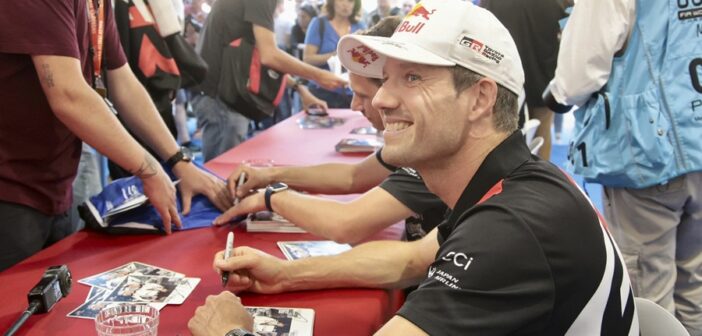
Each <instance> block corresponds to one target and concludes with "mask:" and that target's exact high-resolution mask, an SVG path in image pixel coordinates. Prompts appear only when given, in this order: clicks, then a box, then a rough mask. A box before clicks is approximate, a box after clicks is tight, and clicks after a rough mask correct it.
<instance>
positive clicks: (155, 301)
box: [67, 261, 200, 319]
mask: <svg viewBox="0 0 702 336" xmlns="http://www.w3.org/2000/svg"><path fill="white" fill-rule="evenodd" d="M78 282H80V283H82V284H86V285H88V286H91V288H90V292H88V298H87V299H86V300H85V303H83V304H82V305H80V306H79V307H78V308H76V309H74V310H73V311H72V312H70V313H68V315H67V316H68V317H77V318H86V319H94V318H95V316H97V314H98V313H99V312H100V310H101V309H103V308H105V307H108V306H111V305H115V304H119V303H124V302H128V303H146V304H149V305H150V306H152V307H154V308H156V309H159V310H161V308H163V307H165V306H166V305H167V304H182V303H183V302H184V301H185V298H187V297H188V295H190V293H191V292H192V291H193V289H195V286H197V284H198V283H199V282H200V278H186V277H185V275H184V274H181V273H177V272H174V271H171V270H167V269H165V268H160V267H156V266H152V265H148V264H144V263H141V262H137V261H133V262H130V263H127V264H125V265H122V266H119V267H117V268H114V269H111V270H109V271H107V272H103V273H100V274H96V275H92V276H89V277H87V278H83V279H80V280H78Z"/></svg>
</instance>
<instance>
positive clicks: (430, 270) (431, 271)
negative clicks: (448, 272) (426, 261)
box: [427, 266, 436, 278]
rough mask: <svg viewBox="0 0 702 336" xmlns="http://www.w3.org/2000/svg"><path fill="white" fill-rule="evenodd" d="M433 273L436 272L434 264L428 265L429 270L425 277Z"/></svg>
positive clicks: (429, 276)
mask: <svg viewBox="0 0 702 336" xmlns="http://www.w3.org/2000/svg"><path fill="white" fill-rule="evenodd" d="M434 273H436V267H434V266H431V267H429V272H428V273H427V278H431V277H433V276H434Z"/></svg>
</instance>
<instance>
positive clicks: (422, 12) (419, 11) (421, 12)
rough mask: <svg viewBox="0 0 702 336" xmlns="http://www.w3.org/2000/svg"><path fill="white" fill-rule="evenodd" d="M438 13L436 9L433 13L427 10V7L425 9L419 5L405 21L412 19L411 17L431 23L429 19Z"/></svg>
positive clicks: (415, 6)
mask: <svg viewBox="0 0 702 336" xmlns="http://www.w3.org/2000/svg"><path fill="white" fill-rule="evenodd" d="M434 12H436V9H432V10H431V11H429V10H427V9H426V7H424V6H423V5H422V4H421V3H418V4H416V5H414V7H413V8H412V10H411V11H410V12H409V13H407V15H406V16H405V19H407V18H410V17H421V18H423V19H424V20H427V21H429V17H430V16H431V15H432V14H434Z"/></svg>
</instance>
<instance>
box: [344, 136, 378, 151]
mask: <svg viewBox="0 0 702 336" xmlns="http://www.w3.org/2000/svg"><path fill="white" fill-rule="evenodd" d="M383 144H384V142H383V139H379V138H367V139H354V138H345V139H341V140H340V141H339V142H338V143H337V144H336V146H335V149H336V151H337V152H339V153H372V152H375V151H376V150H378V149H379V148H380V147H383Z"/></svg>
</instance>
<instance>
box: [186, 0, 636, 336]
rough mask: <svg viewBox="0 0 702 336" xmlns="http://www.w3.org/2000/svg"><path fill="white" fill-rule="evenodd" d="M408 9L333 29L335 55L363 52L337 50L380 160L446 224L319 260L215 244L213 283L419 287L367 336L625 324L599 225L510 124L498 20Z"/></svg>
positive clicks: (625, 287)
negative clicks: (378, 139)
mask: <svg viewBox="0 0 702 336" xmlns="http://www.w3.org/2000/svg"><path fill="white" fill-rule="evenodd" d="M415 12H416V13H417V14H418V15H416V16H409V17H406V18H405V19H404V21H403V22H402V23H401V24H400V27H399V28H398V30H397V31H396V32H395V33H394V34H393V35H392V37H390V38H380V37H374V36H357V35H350V36H348V37H345V38H343V39H342V40H341V42H340V43H339V54H340V55H345V54H346V53H347V52H349V51H352V50H353V51H359V50H360V51H364V59H363V60H361V59H360V58H359V57H343V56H342V58H341V60H342V62H343V64H344V65H345V66H346V67H348V68H349V70H350V71H351V72H353V73H358V74H361V75H364V76H373V77H382V79H383V85H382V86H381V88H380V90H379V91H378V92H377V93H376V95H375V97H374V98H373V106H374V107H375V108H377V109H379V110H380V111H381V115H382V117H383V121H384V123H385V125H386V128H385V133H384V137H385V148H384V150H383V158H384V159H386V160H387V161H388V162H390V163H393V164H396V165H400V166H409V167H413V168H415V169H417V171H418V172H419V173H421V175H422V177H423V178H424V179H425V182H426V184H427V186H428V187H429V189H430V190H432V191H433V192H435V193H436V194H437V195H438V196H439V197H440V198H441V199H442V200H444V201H445V203H446V204H448V205H449V207H450V208H452V209H453V211H452V213H451V216H450V217H449V219H448V221H447V222H445V223H443V224H442V225H440V226H439V227H438V228H436V229H434V230H433V231H432V232H430V233H429V234H428V235H427V236H425V237H424V238H423V239H421V240H419V241H415V242H397V241H375V242H369V243H366V244H362V245H359V246H356V247H355V248H353V249H351V250H350V251H348V252H345V253H342V254H340V255H337V256H331V257H330V256H327V257H319V258H307V259H303V260H297V261H283V260H281V259H278V258H275V257H272V256H270V255H266V254H264V253H262V252H260V251H257V250H255V249H253V248H250V247H246V246H241V247H238V248H236V249H235V250H234V253H233V256H232V257H231V258H229V259H227V260H223V252H220V253H218V254H217V255H216V256H215V258H214V260H215V261H214V265H215V267H216V268H217V269H218V270H220V271H223V270H226V271H231V272H234V273H233V274H232V275H230V277H229V279H230V281H229V289H231V290H248V291H253V292H259V293H278V292H283V291H294V290H303V289H317V288H330V287H356V286H357V287H382V288H390V287H397V286H402V285H405V284H408V283H419V287H418V288H417V290H415V291H414V292H412V293H411V294H410V295H408V296H407V299H406V301H405V302H404V304H403V306H402V307H401V308H400V310H399V311H398V312H397V315H395V316H394V317H393V318H392V319H390V321H388V322H387V323H386V324H385V325H384V326H383V327H382V328H381V329H380V330H379V331H378V332H377V334H378V335H426V334H431V335H507V334H522V335H598V334H601V333H606V334H613V335H638V334H639V328H638V319H637V317H636V316H637V315H636V308H635V305H634V297H633V295H632V291H631V287H630V284H629V277H628V273H627V271H626V267H625V266H624V262H623V260H622V258H621V256H620V254H619V251H618V248H617V246H616V244H615V243H614V242H613V240H612V238H611V236H610V235H609V233H608V232H607V229H606V225H605V223H604V222H603V221H601V219H600V216H598V213H597V211H596V210H595V209H594V208H593V206H592V205H591V204H590V202H589V200H588V199H587V197H586V196H585V195H584V193H583V192H582V191H581V190H579V189H578V187H577V186H576V185H575V184H574V183H572V182H571V180H570V179H569V177H568V176H567V175H566V174H565V173H563V172H562V171H561V170H560V169H559V168H558V167H556V166H554V165H553V164H551V163H549V162H547V161H544V160H541V159H539V158H538V157H537V156H532V155H531V154H530V152H529V149H528V147H527V146H526V144H525V142H524V138H523V136H522V135H521V132H520V131H519V130H518V129H517V121H518V112H517V92H519V91H520V90H521V88H522V85H523V84H524V72H523V70H522V66H521V61H520V60H519V55H518V52H517V49H516V46H515V44H514V42H513V40H512V38H511V37H510V35H509V33H508V31H507V30H506V29H505V28H504V26H502V24H501V23H500V22H499V21H498V20H497V18H495V17H494V16H493V15H492V14H491V13H490V12H488V11H487V10H485V9H483V8H479V7H477V6H475V5H473V4H471V3H469V2H465V1H460V0H426V1H422V2H420V3H419V5H418V6H417V8H416V9H415ZM468 18H469V19H468ZM422 25H423V26H422ZM208 321H217V322H214V323H209V324H208V323H207V322H208ZM250 325H251V317H250V316H249V315H248V314H247V313H245V312H244V311H243V306H242V305H241V302H240V301H239V300H238V299H237V298H236V297H235V296H234V295H233V294H231V293H230V292H228V291H225V292H223V293H221V294H219V295H218V296H213V297H210V298H208V300H207V304H206V305H205V306H203V307H200V308H198V309H197V310H196V313H195V316H194V317H193V318H192V319H191V320H190V322H189V323H188V327H189V328H190V330H191V331H192V333H193V335H195V336H200V335H222V334H224V333H226V332H227V331H230V330H236V329H237V328H248V327H250ZM339 327H341V326H339ZM239 332H241V330H240V331H239Z"/></svg>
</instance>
